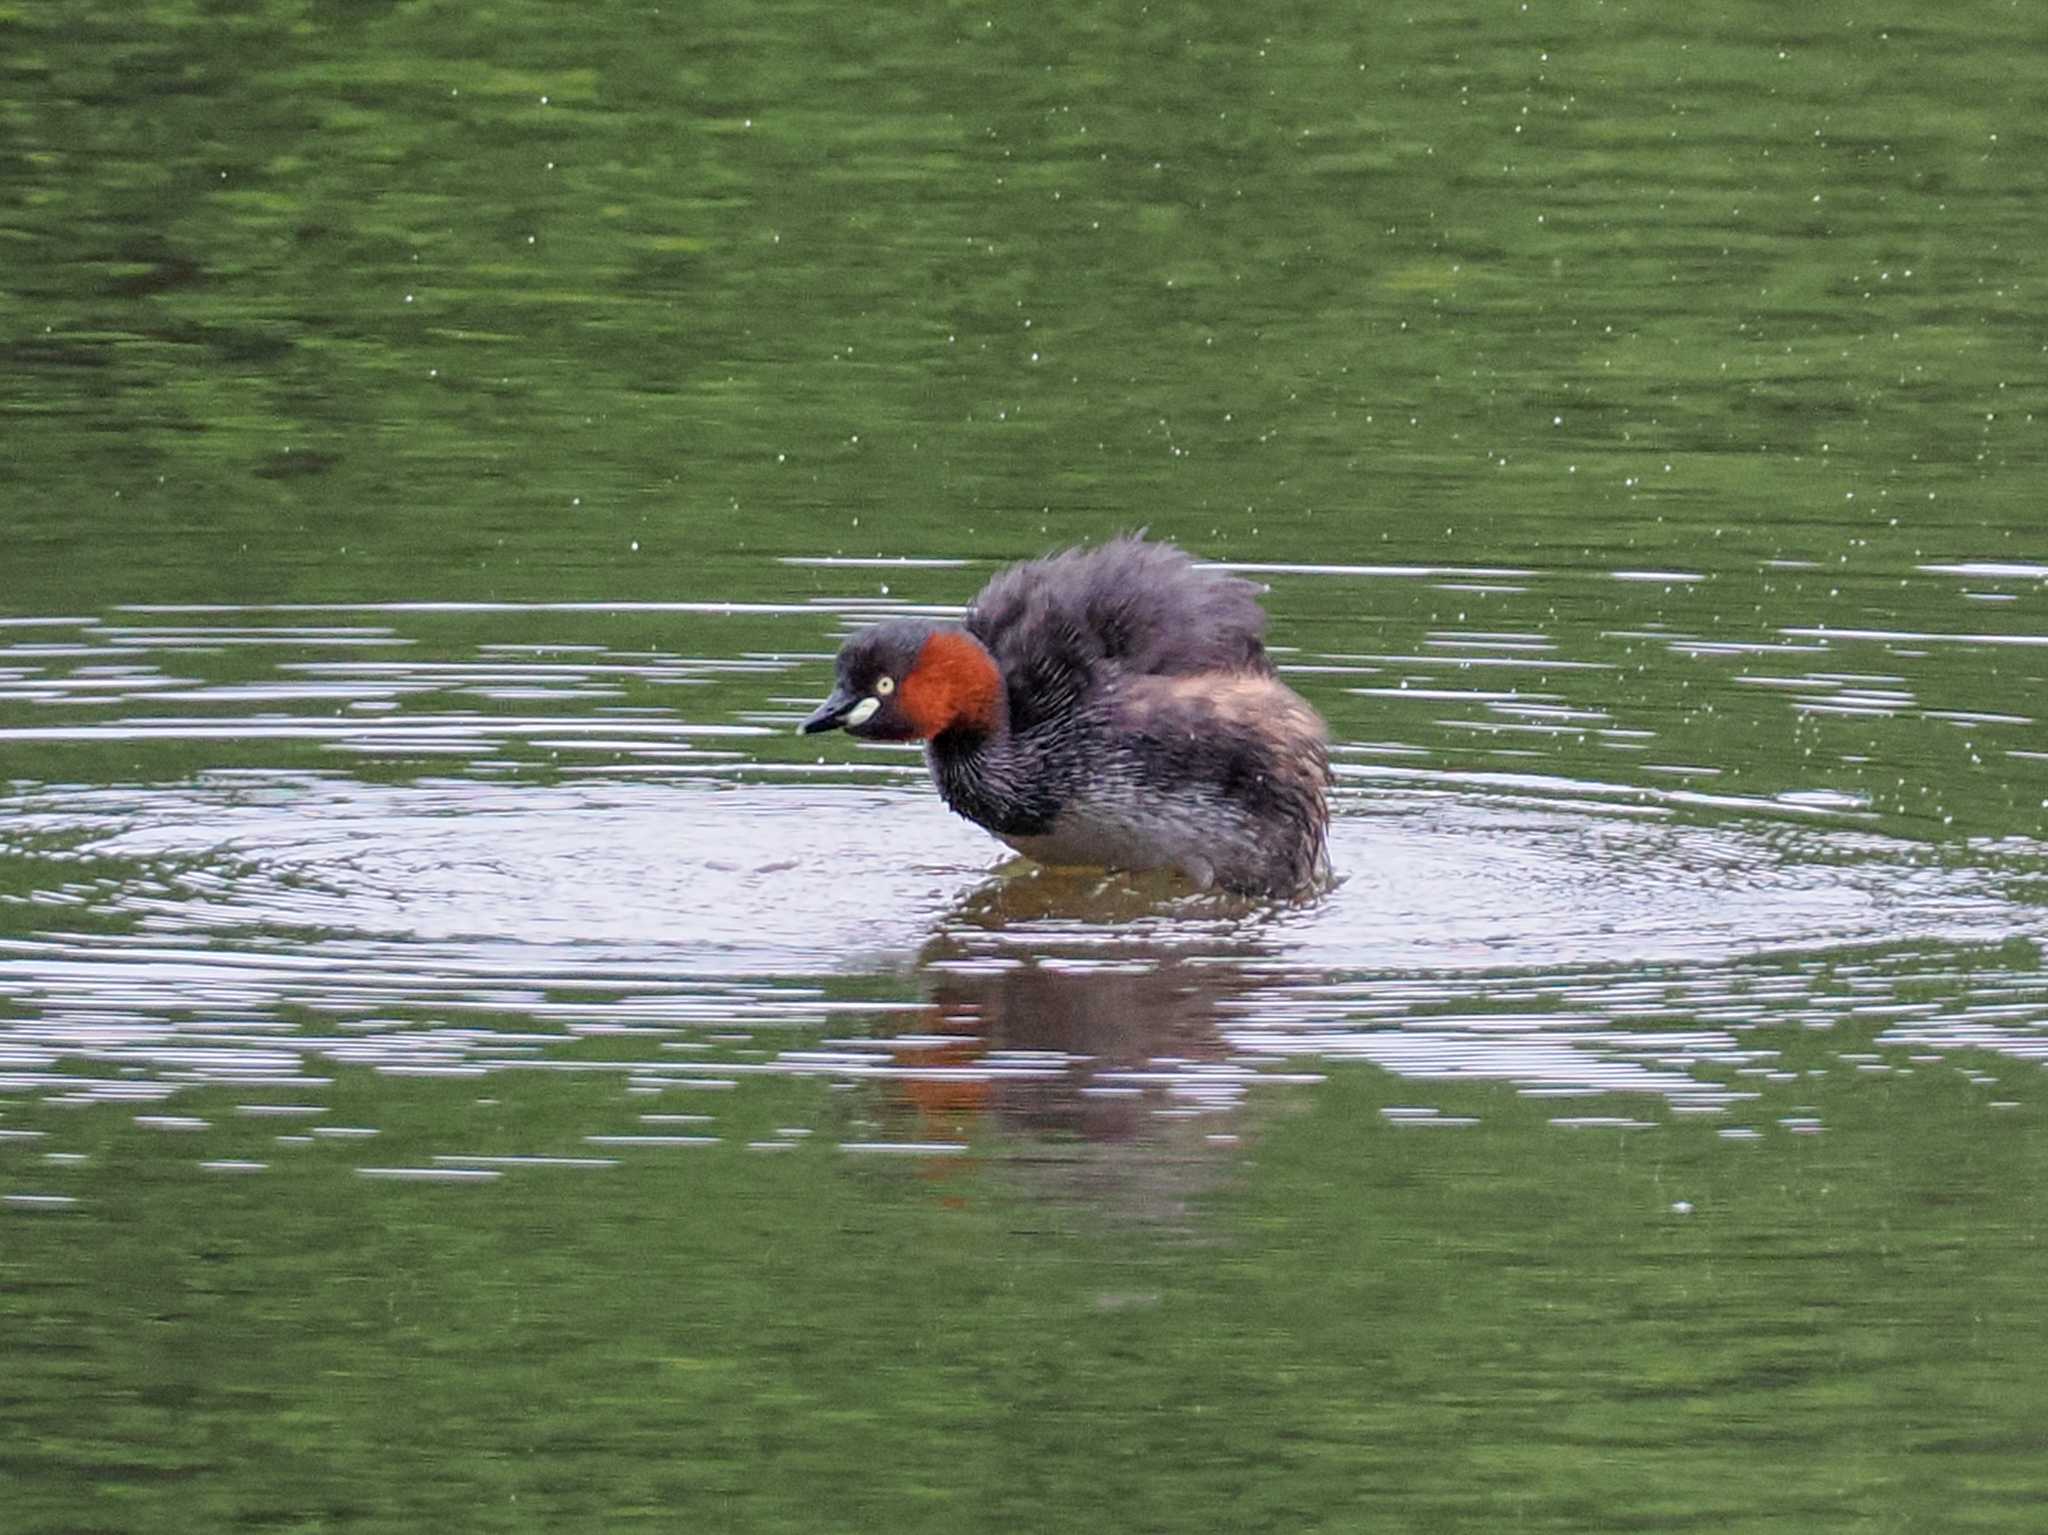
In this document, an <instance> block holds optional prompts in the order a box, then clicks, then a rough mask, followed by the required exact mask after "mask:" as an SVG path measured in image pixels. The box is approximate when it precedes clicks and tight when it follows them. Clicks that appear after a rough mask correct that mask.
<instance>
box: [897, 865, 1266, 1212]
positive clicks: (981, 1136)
mask: <svg viewBox="0 0 2048 1535" xmlns="http://www.w3.org/2000/svg"><path fill="white" fill-rule="evenodd" d="M1259 926H1260V922H1259V914H1258V912H1257V911H1255V910H1253V909H1251V908H1247V907H1246V906H1244V905H1243V904H1242V903H1236V904H1229V903H1225V902H1221V901H1214V900H1211V899H1210V898H1207V897H1199V898H1190V897H1188V896H1186V895H1185V894H1184V893H1181V892H1180V891H1178V890H1177V889H1176V888H1175V887H1174V886H1173V885H1171V883H1170V882H1161V883H1159V884H1157V885H1155V884H1154V883H1152V882H1150V881H1134V880H1130V879H1122V878H1119V879H1109V880H1105V879H1103V878H1102V877H1101V876H1082V875H1074V874H1061V873H1053V872H1045V873H1039V874H1033V875H1023V876H1012V877H1008V878H999V879H997V880H995V881H993V882H991V883H990V884H989V885H986V886H984V887H982V888H981V889H979V890H977V891H976V892H975V893H974V894H973V895H972V896H970V897H969V898H968V899H967V900H966V901H964V902H963V903H962V904H961V905H960V906H959V907H957V908H956V909H955V910H954V911H952V912H951V913H950V914H949V915H948V916H947V917H946V918H945V919H944V920H943V921H942V922H941V923H940V924H939V925H938V927H937V929H936V930H935V932H934V934H933V936H932V937H931V939H930V940H929V941H928V942H927V943H926V944H925V946H924V948H923V949H922V950H921V951H920V953H919V955H918V958H917V962H916V963H917V968H918V970H919V971H920V973H921V974H922V975H923V977H924V978H925V983H926V986H927V988H928V994H929V998H930V1001H929V1004H928V1006H927V1007H926V1009H925V1010H924V1012H923V1013H922V1014H921V1015H920V1016H919V1017H918V1019H917V1021H916V1022H915V1023H914V1024H913V1025H912V1026H911V1027H912V1030H914V1032H901V1033H900V1034H899V1042H898V1043H897V1045H896V1046H895V1048H894V1050H893V1051H892V1054H893V1056H894V1058H895V1062H896V1064H897V1065H899V1066H902V1067H906V1068H910V1071H909V1073H908V1074H906V1075H905V1076H903V1077H900V1078H897V1079H895V1081H894V1082H893V1084H892V1088H893V1090H894V1091H895V1092H896V1093H897V1094H899V1095H900V1096H899V1099H898V1102H899V1106H900V1107H902V1108H903V1109H905V1110H906V1111H908V1112H909V1113H911V1114H912V1115H914V1117H915V1120H916V1124H917V1130H918V1133H919V1134H920V1135H923V1136H928V1137H931V1138H934V1139H946V1140H964V1141H974V1140H983V1141H985V1140H986V1139H987V1136H986V1132H987V1130H988V1129H990V1128H991V1127H993V1128H995V1129H996V1130H998V1131H1001V1132H1011V1133H1016V1134H1019V1135H1021V1137H1022V1138H1023V1139H1022V1143H1021V1145H1020V1146H1019V1145H1017V1144H1016V1143H1013V1146H1016V1154H1015V1155H1011V1156H1008V1157H1006V1160H1010V1161H1017V1162H1029V1163H1030V1164H1032V1165H1033V1166H1036V1167H1038V1168H1040V1169H1042V1170H1044V1169H1063V1170H1064V1172H1065V1174H1066V1175H1067V1176H1066V1181H1068V1182H1070V1183H1071V1182H1073V1181H1076V1180H1077V1179H1079V1178H1081V1177H1084V1176H1085V1177H1087V1178H1089V1179H1091V1180H1092V1179H1104V1178H1108V1179H1116V1180H1121V1181H1129V1180H1131V1179H1133V1178H1136V1179H1137V1180H1138V1184H1139V1186H1140V1187H1141V1189H1142V1191H1144V1192H1145V1195H1146V1197H1145V1198H1144V1200H1143V1202H1144V1204H1145V1205H1146V1206H1147V1207H1148V1213H1150V1214H1153V1215H1158V1214H1162V1213H1165V1211H1164V1210H1163V1209H1162V1208H1161V1206H1162V1204H1164V1205H1169V1206H1172V1207H1174V1208H1177V1207H1178V1205H1179V1203H1180V1201H1181V1198H1182V1197H1184V1196H1185V1195H1186V1194H1187V1193H1188V1192H1190V1190H1191V1187H1192V1182H1193V1181H1195V1180H1193V1179H1191V1177H1190V1176H1187V1175H1181V1174H1172V1175H1169V1176H1166V1177H1164V1178H1163V1179H1162V1178H1161V1177H1159V1176H1157V1175H1158V1174H1159V1173H1160V1172H1161V1170H1163V1169H1172V1168H1175V1167H1180V1168H1194V1167H1208V1166H1211V1165H1213V1164H1215V1163H1216V1162H1217V1161H1218V1160H1219V1154H1223V1153H1227V1150H1228V1148H1229V1147H1231V1146H1233V1145H1235V1144H1236V1143H1237V1139H1238V1132H1239V1124H1238V1120H1239V1110H1240V1107H1241V1103H1242V1099H1243V1095H1244V1090H1245V1084H1246V1080H1247V1078H1248V1076H1249V1072H1248V1071H1247V1070H1244V1069H1240V1068H1238V1067H1235V1066H1233V1065H1232V1063H1231V1061H1230V1054H1231V1050H1230V1045H1229V1042H1228V1040H1227V1038H1226V1035H1225V1030H1224V1021H1225V1019H1226V1018H1227V1017H1228V1015H1229V1013H1230V1012H1231V1010H1232V1009H1233V1008H1235V1007H1238V1006H1240V1005H1242V1004H1243V1003H1244V1001H1245V999H1246V998H1247V997H1248V996H1250V995H1251V994H1252V993H1253V992H1255V991H1256V990H1258V989H1259V988H1260V987H1262V986H1264V985H1269V984H1272V979H1273V978H1272V976H1271V975H1270V973H1269V972H1268V969H1267V967H1268V966H1269V965H1270V963H1271V961H1270V955H1269V951H1268V950H1267V948H1266V946H1265V945H1263V944H1262V943H1261V942H1260V940H1259V937H1258V933H1259ZM897 1029H898V1030H899V1031H900V1030H901V1020H900V1019H899V1020H898V1022H897Z"/></svg>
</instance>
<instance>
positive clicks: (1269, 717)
mask: <svg viewBox="0 0 2048 1535" xmlns="http://www.w3.org/2000/svg"><path fill="white" fill-rule="evenodd" d="M1265 626H1266V615H1265V613H1264V611H1263V610H1262V609H1261V608H1260V606H1259V603H1258V588H1256V587H1255V586H1253V585H1252V584H1251V583H1250V582H1248V581H1245V580H1242V579H1239V578H1237V577H1234V576H1228V575H1225V574H1222V573H1220V572H1217V571H1209V570H1202V569H1200V568H1198V567H1197V566H1196V565H1195V564H1194V562H1193V561H1192V560H1190V559H1189V558H1188V557H1187V555H1185V554H1183V553H1182V552H1181V551H1180V550H1178V549H1176V548H1174V547H1172V546H1171V545H1168V544H1157V543H1149V542H1146V541H1144V540H1142V539H1137V538H1126V539H1118V540H1116V541H1114V542H1112V543H1108V544H1103V545H1100V546H1098V547H1096V548H1093V549H1077V550H1071V551H1069V552H1067V553H1065V554H1060V555H1055V556H1053V557H1051V558H1049V559H1044V560H1035V561H1032V562H1031V563H1029V564H1024V565H1017V566H1013V567H1012V568H1010V569H1008V570H1006V571H1003V572H1002V573H1001V574H999V575H997V576H996V577H995V579H994V580H992V581H990V582H989V584H988V585H987V586H986V587H985V588H984V589H983V590H982V592H981V595H980V596H978V597H977V598H976V599H975V600H974V604H973V606H972V607H971V608H970V609H969V610H968V613H967V617H966V622H965V623H964V625H962V626H959V627H954V626H950V625H933V624H927V623H922V622H918V621H915V620H896V621H893V622H889V623H884V624H879V625H876V626H875V627H874V628H872V629H867V630H864V631H862V632H861V633H860V634H857V635H855V636H854V637H853V638H852V639H850V640H849V641H848V642H847V643H846V646H845V647H844V648H843V649H842V650H841V652H840V655H839V686H838V688H837V689H836V690H835V691H834V693H833V696H832V698H831V699H829V700H828V701H827V702H826V704H825V705H823V706H822V707H821V708H820V709H819V710H818V711H817V713H815V714H813V715H812V716H811V718H810V719H809V720H807V721H805V724H804V728H805V729H806V730H807V731H808V730H823V729H830V728H833V727H834V726H844V727H845V728H847V729H848V730H850V731H851V732H852V733H854V734H856V735H861V736H866V737H869V738H872V739H881V740H922V741H924V742H925V753H926V761H927V763H928V765H929V766H930V769H931V774H932V779H933V781H934V782H935V783H936V784H937V786H938V789H939V792H940V794H941V795H942V796H944V798H945V800H946V803H947V804H948V805H950V806H951V807H952V808H953V809H954V810H956V811H958V812H959V813H960V814H962V815H964V816H966V817H967V818H968V819H969V820H971V821H974V822H976V823H977V824H979V825H981V826H983V827H986V828H987V829H988V830H989V831H991V832H993V833H995V835H996V836H998V837H1000V838H1002V839H1003V841H1005V842H1007V843H1008V844H1009V845H1010V846H1011V847H1014V848H1015V849H1017V851H1019V852H1020V853H1023V854H1025V855H1027V856H1029V857H1031V858H1034V859H1037V860H1039V861H1040V862H1043V863H1050V864H1072V865H1084V866H1092V867H1106V868H1116V869H1132V870H1144V869H1162V868H1167V869H1176V870H1179V871H1180V872H1181V873H1182V874H1184V875H1186V876H1187V877H1188V878H1190V879H1191V880H1193V881H1194V882H1195V883H1196V884H1198V885H1202V886H1205V887H1206V886H1209V885H1218V886H1222V887H1224V888H1226V889H1231V890H1237V891H1243V892H1247V893H1257V894H1266V895H1294V894H1299V893H1302V892H1304V891H1307V890H1309V889H1311V888H1313V887H1314V886H1315V885H1316V884H1318V883H1319V882H1320V881H1321V880H1322V879H1324V878H1325V877H1326V876H1327V874H1328V868H1329V860H1328V854H1327V850H1326V842H1325V833H1326V829H1327V824H1328V811H1327V807H1326V793H1327V789H1328V783H1329V766H1328V756H1327V752H1326V749H1325V741H1324V730H1323V724H1322V721H1321V720H1320V719H1319V718H1318V717H1317V716H1316V713H1315V711H1314V710H1313V709H1311V708H1310V707H1309V706H1308V705H1307V704H1306V703H1304V702H1303V701H1302V700H1301V699H1300V698H1299V697H1298V696H1297V695H1296V694H1295V693H1294V692H1293V691H1292V690H1291V689H1290V688H1288V687H1287V686H1286V684H1284V683H1283V682H1281V681H1280V680H1279V678H1278V677H1277V676H1276V675H1275V674H1274V671H1273V665H1272V662H1271V661H1270V660H1269V659H1268V658H1267V656H1266V650H1265V643H1264V632H1265Z"/></svg>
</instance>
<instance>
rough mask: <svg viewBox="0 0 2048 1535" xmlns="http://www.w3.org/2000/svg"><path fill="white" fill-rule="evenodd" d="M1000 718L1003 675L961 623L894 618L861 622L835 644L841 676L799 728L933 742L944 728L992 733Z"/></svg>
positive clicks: (876, 738)
mask: <svg viewBox="0 0 2048 1535" xmlns="http://www.w3.org/2000/svg"><path fill="white" fill-rule="evenodd" d="M1002 723H1003V674H1002V671H1001V669H1000V668H999V667H998V666H997V665H996V662H995V658H994V657H993V656H991V655H990V654H989V653H988V651H987V650H986V649H984V648H983V646H982V644H981V641H979V640H977V639H975V638H974V636H973V635H971V634H969V633H968V632H967V631H966V630H964V629H956V628H953V627H951V626H949V625H939V624H930V623H925V622H922V621H920V620H918V619H912V618H899V619H892V620H891V621H890V622H888V623H882V624H876V625H875V626H874V627H872V628H869V629H863V630H861V632H860V633H858V634H856V635H855V636H854V637H853V638H852V639H850V640H848V641H847V642H846V643H845V645H843V646H841V647H840V651H839V675H838V680H837V683H836V685H835V686H834V687H833V689H832V696H831V697H830V698H828V699H826V700H825V701H824V702H823V703H822V704H820V705H818V707H817V709H816V710H815V711H813V712H812V714H811V716H810V717H809V718H808V719H806V720H805V721H804V722H803V724H802V725H801V726H799V727H798V729H799V730H801V731H802V733H803V734H805V735H814V734H816V733H817V732H818V731H821V730H844V731H845V732H846V733H847V734H848V735H854V736H859V737H861V738H862V739H863V740H868V741H930V740H934V739H936V738H937V737H939V736H942V735H944V734H946V732H948V731H949V730H967V731H972V732H976V733H980V734H992V733H994V732H995V731H996V730H998V729H1000V728H1001V726H1002Z"/></svg>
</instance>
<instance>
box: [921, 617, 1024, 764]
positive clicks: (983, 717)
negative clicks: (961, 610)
mask: <svg viewBox="0 0 2048 1535" xmlns="http://www.w3.org/2000/svg"><path fill="white" fill-rule="evenodd" d="M899 704H900V707H901V708H902V711H903V715H904V717H905V718H906V719H908V720H909V721H910V723H911V724H912V726H914V727H915V728H916V730H917V733H918V735H919V736H921V737H922V738H923V739H925V740H927V741H929V740H931V739H932V738H933V737H935V736H940V735H943V734H945V733H946V732H947V731H948V730H953V729H956V728H959V727H961V726H965V727H967V728H969V729H973V730H986V731H992V730H994V729H995V728H996V727H997V726H998V725H999V724H1000V723H1001V722H1002V717H1003V674H1002V671H1001V669H1000V668H999V667H997V665H996V663H995V657H993V656H991V655H990V654H989V653H988V652H987V651H986V650H984V649H982V647H981V642H980V641H979V640H977V639H975V638H974V637H973V636H972V635H970V634H968V633H966V632H965V631H964V630H960V629H938V630H935V631H933V633H932V636H931V638H929V639H927V640H926V641H925V642H924V645H923V647H922V648H921V649H920V650H919V651H918V653H917V663H916V664H915V665H914V666H912V667H911V668H910V675H909V676H907V677H905V678H904V679H903V691H902V693H901V694H900V695H899Z"/></svg>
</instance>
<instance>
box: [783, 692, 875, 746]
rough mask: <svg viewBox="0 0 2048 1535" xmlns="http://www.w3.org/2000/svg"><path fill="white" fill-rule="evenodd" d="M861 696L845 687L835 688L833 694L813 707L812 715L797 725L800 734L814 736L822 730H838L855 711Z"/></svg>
mask: <svg viewBox="0 0 2048 1535" xmlns="http://www.w3.org/2000/svg"><path fill="white" fill-rule="evenodd" d="M859 702H860V698H859V697H858V696H857V695H856V694H853V693H849V692H847V691H846V689H845V688H834V689H833V690H832V696H831V697H830V698H828V699H826V700H825V701H824V702H823V703H821V704H819V705H818V707H817V708H815V709H813V710H812V711H811V713H810V717H809V718H808V719H806V720H805V721H804V722H803V723H802V724H801V725H799V726H797V727H796V730H797V734H798V735H805V736H814V735H816V734H817V733H818V732H819V731H821V730H837V729H838V728H839V727H840V726H841V725H844V724H845V723H846V716H847V715H849V714H851V713H852V712H853V706H854V705H855V704H857V703H859Z"/></svg>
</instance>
